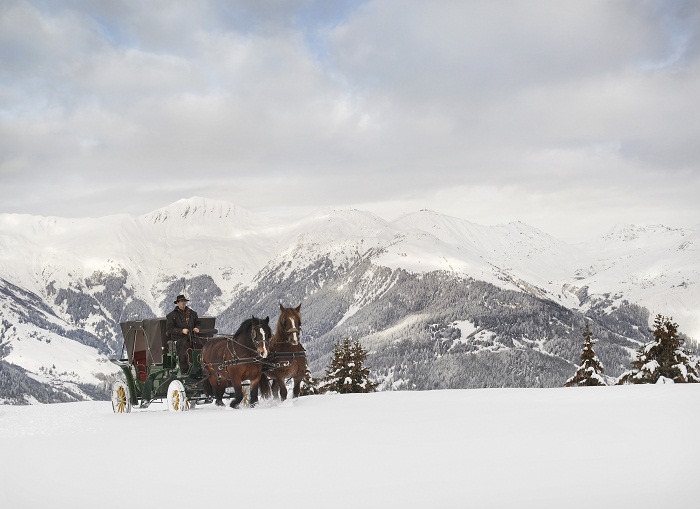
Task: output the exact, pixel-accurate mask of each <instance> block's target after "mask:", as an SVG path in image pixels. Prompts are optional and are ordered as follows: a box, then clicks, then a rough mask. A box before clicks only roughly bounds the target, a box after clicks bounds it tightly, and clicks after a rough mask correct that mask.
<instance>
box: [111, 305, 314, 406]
mask: <svg viewBox="0 0 700 509" xmlns="http://www.w3.org/2000/svg"><path fill="white" fill-rule="evenodd" d="M300 307H301V306H299V307H297V308H284V307H282V305H280V311H281V314H280V318H279V320H278V323H277V330H276V331H275V334H274V335H273V334H272V331H271V330H270V327H269V325H268V322H269V319H268V318H266V319H258V318H255V317H252V318H249V319H247V320H245V321H244V322H243V323H241V326H240V327H239V329H238V330H237V331H236V332H235V333H234V334H225V335H216V334H217V333H218V331H217V330H216V329H215V325H216V319H215V318H213V317H202V318H201V323H200V327H199V329H200V332H199V333H198V334H191V335H190V337H189V340H188V343H187V347H186V352H187V356H188V361H189V367H188V368H187V369H183V366H181V365H180V361H179V359H178V355H177V351H176V345H175V342H174V341H170V340H169V339H170V338H169V337H168V336H167V335H166V319H165V318H151V319H144V320H138V321H129V322H124V323H121V324H120V327H121V330H122V335H123V337H124V344H123V348H122V355H121V357H120V359H112V362H113V363H114V364H116V365H117V366H119V367H120V368H121V370H122V374H123V378H120V379H118V380H116V381H115V382H114V384H113V385H112V409H113V410H114V412H115V413H125V412H130V411H131V409H132V407H136V406H137V405H138V406H139V407H140V408H145V407H147V406H149V405H150V404H151V403H152V402H153V401H155V400H160V401H163V400H165V401H166V402H167V406H168V410H171V411H183V410H187V409H189V408H190V407H191V406H193V405H194V404H196V403H210V402H212V401H214V400H215V401H216V403H217V405H223V401H222V400H223V398H232V401H231V406H232V407H234V408H237V407H238V405H239V404H240V403H241V402H242V401H243V400H244V399H247V396H248V394H244V387H246V386H247V387H248V392H249V395H250V404H251V405H254V404H255V403H256V402H257V399H258V388H259V384H260V383H261V380H262V383H264V384H268V383H269V382H268V380H270V381H272V384H273V386H272V389H273V391H275V394H276V391H277V390H278V389H280V388H281V392H282V399H284V397H285V396H286V388H284V387H283V385H284V381H285V379H286V378H287V377H292V378H294V395H295V396H297V395H298V387H299V383H300V382H301V379H302V378H303V376H304V373H305V370H306V354H305V352H304V348H303V347H302V346H301V344H300V343H299V341H298V338H299V334H300V329H301V317H300V315H299V309H300ZM290 316H291V318H290ZM263 373H265V376H263ZM246 381H247V382H246ZM262 393H263V395H269V394H270V386H269V385H265V386H264V387H263V388H262ZM231 394H232V395H231Z"/></svg>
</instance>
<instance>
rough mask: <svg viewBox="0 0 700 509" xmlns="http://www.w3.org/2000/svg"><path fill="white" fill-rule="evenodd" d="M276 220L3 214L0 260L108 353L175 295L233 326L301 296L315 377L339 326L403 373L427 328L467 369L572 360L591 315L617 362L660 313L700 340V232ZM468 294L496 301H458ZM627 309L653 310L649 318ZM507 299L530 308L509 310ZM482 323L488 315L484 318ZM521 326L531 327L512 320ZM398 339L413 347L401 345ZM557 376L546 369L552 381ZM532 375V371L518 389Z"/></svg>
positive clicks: (188, 212) (195, 206) (344, 214)
mask: <svg viewBox="0 0 700 509" xmlns="http://www.w3.org/2000/svg"><path fill="white" fill-rule="evenodd" d="M281 216H282V214H280V213H279V211H278V212H277V213H275V214H267V215H266V214H264V213H255V212H251V211H247V210H245V209H242V208H240V207H237V206H235V205H233V204H231V203H228V202H225V201H222V200H209V199H204V198H199V197H195V198H191V199H184V200H179V201H177V202H175V203H173V204H171V205H170V206H167V207H163V208H161V209H157V210H155V211H153V212H151V213H148V214H143V215H141V216H130V215H125V214H119V215H113V216H106V217H104V218H87V219H84V220H82V219H67V218H56V217H51V218H44V217H41V216H27V215H13V214H0V270H1V271H2V272H1V273H2V274H3V277H4V279H6V280H7V281H8V282H9V283H11V284H13V285H16V286H17V287H20V288H24V289H26V290H27V291H29V292H32V293H33V294H35V295H37V296H38V297H39V298H40V299H41V300H42V302H43V303H44V304H45V305H46V306H47V307H48V308H49V309H51V310H52V312H53V313H55V314H56V316H57V317H58V318H59V319H60V320H63V321H64V322H65V323H66V324H68V325H70V326H71V327H74V328H76V329H79V330H85V331H86V332H87V333H89V334H92V335H94V336H95V337H96V338H99V340H100V341H102V342H103V343H104V345H105V348H107V350H110V351H112V352H114V351H115V350H117V349H118V348H119V343H120V341H121V338H120V337H119V332H118V330H117V327H116V324H117V323H118V322H119V321H120V320H124V319H133V318H139V317H141V318H144V317H147V316H156V315H164V314H165V312H167V311H168V310H169V308H170V306H171V305H172V304H171V302H172V299H173V297H174V296H175V295H176V294H178V293H187V294H189V295H191V297H190V298H192V299H193V303H192V304H193V307H195V309H197V310H198V311H200V314H201V313H209V314H212V315H215V316H218V317H220V320H219V322H220V323H221V324H222V325H225V326H228V327H233V326H235V324H236V321H237V320H239V319H240V317H241V314H242V313H246V314H248V313H262V316H265V315H266V314H273V313H274V311H275V308H276V305H277V303H279V302H280V301H283V302H284V303H285V304H286V305H292V304H293V305H297V304H299V303H304V308H303V309H304V311H305V323H306V324H307V328H306V330H308V331H310V336H309V342H310V344H309V351H310V356H312V357H313V359H312V365H313V366H314V367H315V368H316V370H317V372H318V370H319V369H322V366H323V362H324V360H325V359H326V356H327V355H328V352H329V345H330V344H331V343H332V342H333V341H334V340H337V339H338V338H339V337H340V335H343V334H345V335H353V334H356V335H360V336H361V338H364V339H365V340H366V342H367V343H368V344H370V345H371V344H375V340H374V339H372V338H374V337H375V335H376V334H379V336H376V338H377V339H379V338H380V337H382V338H384V339H383V340H381V341H380V342H379V343H376V345H379V346H380V351H377V352H376V354H375V357H374V359H375V361H376V362H377V365H378V367H380V368H381V370H383V376H385V378H386V377H390V373H397V372H398V371H401V370H400V369H397V367H396V366H393V365H391V363H392V362H394V361H395V360H397V359H399V361H400V356H401V355H403V356H404V359H413V360H412V361H411V362H413V363H414V365H420V362H423V361H419V360H418V359H415V358H414V357H415V354H414V353H411V352H408V349H409V348H413V347H411V346H410V345H409V344H408V343H403V342H404V341H405V340H410V338H411V337H413V338H414V339H413V340H412V341H415V340H416V338H420V339H419V340H418V342H419V343H420V345H422V346H420V347H419V351H423V352H424V353H423V354H421V355H427V356H428V357H430V360H429V362H431V363H441V362H442V363H444V362H445V361H446V360H447V359H448V357H449V359H451V361H454V360H455V359H458V360H459V362H458V364H459V366H461V367H460V368H459V369H462V370H464V369H467V368H465V366H466V364H464V363H465V362H466V363H471V364H469V365H470V366H472V367H470V368H468V369H475V368H474V365H473V361H475V360H476V359H477V357H478V356H479V355H480V356H482V357H483V356H486V358H487V362H488V363H491V364H492V365H493V363H494V362H501V361H503V360H504V359H505V362H506V364H505V365H504V366H510V367H509V368H507V369H520V368H517V367H515V366H517V365H518V364H520V363H522V362H525V359H529V361H527V362H534V363H535V364H537V363H543V365H549V368H547V369H554V370H555V371H557V373H563V372H564V371H565V370H566V369H569V368H568V367H567V366H570V365H571V362H573V361H575V351H576V348H578V345H576V341H577V340H576V338H575V336H576V331H575V330H574V329H575V327H577V326H578V325H577V324H581V323H582V322H581V320H582V317H583V316H584V315H586V316H587V317H588V318H589V319H595V320H597V321H598V325H599V327H600V333H601V334H604V335H605V337H606V338H608V339H606V340H605V341H606V342H607V343H606V346H605V347H604V348H605V349H607V353H606V355H607V357H608V359H610V361H611V362H612V363H614V365H615V366H614V367H613V368H612V369H613V371H615V370H618V368H619V366H618V365H619V364H622V363H623V358H624V356H625V355H627V356H629V352H630V351H633V350H634V348H635V345H637V344H639V343H640V342H642V341H643V339H642V335H640V334H639V331H640V330H645V329H646V328H648V326H649V322H650V317H649V316H648V315H649V313H651V314H652V315H653V314H656V313H662V314H665V315H670V316H673V317H674V318H675V320H676V321H678V322H679V324H680V326H681V331H683V332H686V333H688V334H690V335H691V336H692V337H695V338H698V337H700V316H699V315H698V313H699V312H698V311H697V302H698V300H700V294H699V293H698V288H699V286H698V284H697V283H698V282H700V264H699V263H698V262H697V261H696V259H700V257H698V256H697V253H696V251H697V249H698V245H700V243H699V242H697V238H698V231H697V230H692V229H687V228H686V229H674V228H669V227H665V226H660V225H651V226H649V227H641V226H635V225H627V226H620V225H616V226H615V227H613V228H612V229H611V230H610V232H608V234H606V235H604V236H603V237H601V238H600V239H598V240H597V241H592V242H591V243H589V244H577V245H571V244H568V243H566V242H564V241H561V240H559V239H556V238H555V237H552V236H550V235H548V234H547V233H545V232H542V231H540V230H538V229H537V228H534V227H531V226H529V225H527V224H525V223H522V222H519V221H516V222H512V223H508V224H505V225H496V226H483V225H478V224H476V223H472V222H469V221H467V220H464V219H460V218H455V217H450V216H445V215H442V214H439V213H437V212H433V211H427V210H423V211H418V212H414V213H411V214H406V215H404V216H402V217H400V218H397V219H396V220H394V221H390V222H389V221H385V220H384V219H382V218H380V217H378V216H376V215H374V214H372V213H371V212H366V211H360V210H353V209H349V210H345V209H343V210H331V209H318V210H315V211H313V212H310V213H308V214H305V215H303V216H301V217H293V218H290V219H289V220H285V219H284V218H283V217H281ZM484 285H486V286H484ZM489 285H493V287H491V286H489ZM470 288H471V289H470ZM476 288H478V291H476V292H474V291H473V290H474V289H476ZM504 292H505V293H504ZM509 292H516V293H509ZM518 292H520V293H522V294H524V295H526V296H527V297H526V298H525V297H522V298H521V297H518V295H517V293H518ZM470 295H471V296H470ZM415 296H418V297H417V298H414V297H415ZM460 296H462V297H460ZM464 296H468V298H475V299H477V300H478V299H487V300H489V299H492V300H493V303H492V304H490V305H487V306H486V307H482V306H481V305H480V304H478V302H470V303H466V304H464V305H462V304H460V303H459V301H460V299H462V298H467V297H464ZM3 298H5V297H3ZM523 299H525V300H523ZM437 302H439V303H441V306H442V308H441V307H440V306H436V305H434V304H435V303H437ZM538 302H542V303H543V304H544V305H545V307H542V306H541V305H540V304H538ZM547 302H551V303H552V304H551V305H552V306H554V307H551V309H550V308H547V306H549V304H546V303H547ZM630 304H634V305H641V306H644V307H647V308H648V310H649V312H647V313H646V315H647V316H646V318H644V316H645V315H644V313H641V312H640V311H638V310H637V309H636V308H633V307H630ZM387 306H388V307H387ZM508 306H516V308H520V309H523V310H525V309H531V310H532V311H527V312H525V313H524V314H523V313H520V312H518V313H515V314H513V313H511V312H510V311H508ZM556 306H561V307H560V308H558V307H556ZM443 308H444V309H443ZM460 309H461V311H460ZM547 309H550V310H549V311H547ZM426 310H430V311H429V312H427V313H426ZM535 310H538V311H535ZM533 312H536V313H544V314H551V315H552V320H553V321H552V324H554V325H547V324H546V323H542V324H541V325H536V323H537V322H539V321H540V320H539V319H538V318H537V317H536V316H535V315H532V313H533ZM619 312H620V313H619ZM397 313H398V314H397ZM400 313H404V314H405V315H401V314H400ZM571 313H574V314H571ZM243 316H245V315H243ZM480 316H481V317H482V318H479V317H480ZM487 316H488V317H489V318H484V317H487ZM499 316H502V317H506V316H510V318H509V320H513V321H514V323H513V324H510V325H509V324H508V323H505V322H504V320H506V319H505V318H503V320H501V319H499V318H498V317H499ZM382 317H389V318H387V319H383V318H382ZM614 317H616V318H614ZM485 319H486V320H487V321H488V322H489V324H490V325H486V324H485V323H481V322H480V321H483V320H485ZM494 320H495V321H494ZM522 320H525V321H526V322H527V323H528V324H530V325H527V324H526V323H523V324H522V326H520V325H518V326H517V327H515V328H514V326H515V325H516V323H515V322H518V323H520V321H522ZM532 320H535V322H532ZM611 320H612V322H611ZM620 320H622V322H620V323H619V324H618V325H611V324H612V323H613V322H614V323H617V322H619V321H620ZM645 320H646V322H645ZM557 322H566V323H568V325H567V326H566V327H564V328H560V327H558V326H556V323H557ZM369 323H372V324H374V325H371V326H370V327H368V324H369ZM431 323H433V324H435V323H437V324H438V325H437V328H435V327H433V328H432V329H431V327H432V326H431V325H430V324H431ZM623 323H625V324H626V325H624V324H623ZM309 324H310V326H309ZM384 327H387V328H388V329H387V330H389V329H390V330H393V331H394V332H382V330H383V328H384ZM397 327H398V328H397ZM611 327H612V328H611ZM516 329H518V330H521V331H522V332H521V333H519V334H523V335H522V336H518V335H517V334H516V333H515V332H514V331H515V330H516ZM477 330H478V331H480V332H478V333H477V332H475V331H477ZM606 331H607V332H606ZM611 331H621V333H622V336H621V337H623V338H626V339H624V340H621V339H620V340H619V339H616V338H617V336H616V335H618V334H620V332H614V333H613V332H611ZM381 334H384V335H383V336H382V335H381ZM436 334H437V335H436ZM462 334H463V335H464V336H465V337H462ZM533 334H534V335H535V336H537V335H544V339H542V338H541V337H540V338H538V337H530V336H532V335H533ZM611 334H612V335H611ZM386 338H393V339H391V340H389V342H388V343H387V341H385V339H386ZM557 338H559V339H557ZM391 341H398V343H396V344H399V345H403V346H402V347H401V348H399V350H396V348H394V350H392V351H391V352H390V351H389V350H390V347H389V346H388V345H389V344H390V343H391ZM562 341H564V343H562ZM618 343H619V344H618ZM430 345H432V346H430ZM440 345H441V346H440ZM498 345H502V346H498ZM426 348H427V350H426ZM552 349H554V350H553V352H554V353H552ZM506 350H507V351H508V352H510V353H508V352H506ZM499 352H500V353H499ZM518 352H520V353H518ZM557 352H558V353H557ZM625 352H626V353H625ZM445 353H447V354H448V357H444V354H445ZM453 354H459V355H453ZM472 354H474V355H472ZM550 354H551V355H554V356H555V357H557V356H563V357H561V361H562V362H561V363H560V362H559V361H557V363H558V364H557V365H556V367H553V365H551V362H550V361H549V360H547V359H546V358H545V357H546V356H547V355H550ZM475 355H476V356H477V357H475ZM450 356H451V357H450ZM508 356H510V357H508ZM533 356H534V357H533ZM441 358H442V359H443V360H440V359H441ZM508 359H509V360H508ZM46 362H48V360H46ZM460 363H461V364H460ZM455 366H456V365H455ZM450 369H452V368H450ZM454 369H458V368H457V367H455V368H454ZM90 376H92V375H90ZM90 376H87V375H86V377H85V378H86V379H87V378H90ZM401 376H409V377H413V378H414V382H415V380H417V379H419V378H421V377H423V374H420V373H419V372H416V371H415V370H413V371H411V370H409V371H406V370H404V372H403V374H401ZM484 376H486V375H484ZM558 376H560V375H559V374H557V375H556V376H554V377H553V378H552V376H549V377H545V378H546V380H548V382H547V383H555V380H556V379H557V378H556V377H558ZM92 379H93V380H94V377H93V378H92ZM454 379H455V380H457V379H459V377H455V378H454ZM535 379H536V376H534V375H532V377H531V376H530V375H525V378H520V379H518V380H520V381H519V382H517V383H524V384H527V383H534V382H533V381H534V380H535ZM387 380H388V379H387ZM425 380H426V382H425V383H428V382H427V380H428V379H427V378H425ZM479 380H481V378H479ZM484 380H485V379H484ZM528 380H529V381H528ZM387 383H388V385H386V387H392V386H394V387H399V386H401V384H398V382H397V380H393V381H389V382H387ZM395 383H396V384H398V385H392V384H395ZM412 383H413V382H412ZM460 383H462V382H460ZM469 383H476V379H475V378H474V379H472V382H469ZM480 383H482V382H480ZM483 383H489V382H488V381H486V382H483ZM409 385H410V384H409Z"/></svg>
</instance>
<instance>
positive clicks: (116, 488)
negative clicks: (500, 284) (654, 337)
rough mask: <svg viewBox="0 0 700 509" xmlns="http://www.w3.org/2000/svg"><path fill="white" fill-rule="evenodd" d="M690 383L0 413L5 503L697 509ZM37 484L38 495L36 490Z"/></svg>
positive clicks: (696, 408)
mask: <svg viewBox="0 0 700 509" xmlns="http://www.w3.org/2000/svg"><path fill="white" fill-rule="evenodd" d="M698 423H700V385H696V384H689V385H655V386H651V385H643V386H625V387H601V388H597V387H592V388H567V389H564V388H562V389H484V390H451V391H428V392H382V393H373V394H351V395H324V396H312V397H304V398H300V399H298V400H294V401H290V400H288V401H286V402H284V403H279V402H277V403H275V402H269V401H265V402H263V403H261V405H259V406H258V407H257V408H255V409H242V410H238V411H235V410H231V409H229V408H228V407H226V408H216V407H214V406H211V405H208V406H203V407H199V408H196V409H195V410H193V411H190V412H186V413H169V412H167V411H165V404H162V405H160V404H153V405H152V406H151V407H150V408H149V409H148V410H146V411H134V412H132V413H131V414H126V415H115V414H113V413H112V409H111V405H110V403H109V402H85V403H65V404H54V405H34V406H28V407H8V406H4V407H0V450H2V462H1V463H0V479H1V480H2V486H3V505H5V504H7V507H13V508H22V507H28V508H29V507H32V508H36V507H73V508H75V509H81V508H86V509H87V508H92V507H100V508H105V509H106V508H112V507H114V508H117V507H120V508H121V507H124V506H125V505H126V506H130V507H149V508H152V507H159V506H161V505H162V504H164V503H165V504H177V505H178V506H188V505H194V504H196V505H198V506H206V505H208V504H214V503H226V504H228V505H233V506H236V507H246V506H252V505H256V506H259V505H263V506H266V507H285V508H292V509H293V508H305V509H312V508H346V507H347V508H349V507H369V508H373V507H377V508H386V507H409V508H411V507H416V508H419V507H447V508H451V507H454V508H461V507H475V508H499V507H504V508H514V507H517V508H561V507H567V508H590V507H592V506H596V507H615V508H617V509H624V508H630V509H631V508H634V509H644V508H647V507H649V508H651V507H672V506H675V505H677V506H679V507H680V506H684V507H694V505H695V502H696V501H697V498H698V494H697V491H696V490H695V489H694V486H695V484H694V483H695V480H696V477H697V475H698V473H699V470H698V463H697V457H698V454H699V453H700V445H699V444H698V441H697V440H693V439H692V438H691V437H692V436H693V430H694V429H695V428H696V427H697V425H698ZM39 486H40V489H39Z"/></svg>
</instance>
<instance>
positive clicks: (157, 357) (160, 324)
mask: <svg viewBox="0 0 700 509" xmlns="http://www.w3.org/2000/svg"><path fill="white" fill-rule="evenodd" d="M119 326H120V327H121V329H122V336H123V337H124V347H125V348H126V352H127V355H128V359H129V362H130V363H133V361H134V352H141V351H145V352H146V361H147V362H148V364H153V363H160V362H163V347H164V346H165V345H167V341H168V338H167V336H166V333H165V326H166V319H165V317H160V318H146V319H144V320H131V321H128V322H122V323H120V324H119Z"/></svg>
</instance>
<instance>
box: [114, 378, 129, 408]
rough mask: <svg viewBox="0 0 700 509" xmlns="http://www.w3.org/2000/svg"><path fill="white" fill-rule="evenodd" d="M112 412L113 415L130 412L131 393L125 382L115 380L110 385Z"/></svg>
mask: <svg viewBox="0 0 700 509" xmlns="http://www.w3.org/2000/svg"><path fill="white" fill-rule="evenodd" d="M112 410H114V413H115V414H127V413H129V412H131V393H130V392H129V385H128V384H127V383H126V381H125V380H121V379H119V380H115V381H114V383H113V384H112Z"/></svg>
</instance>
